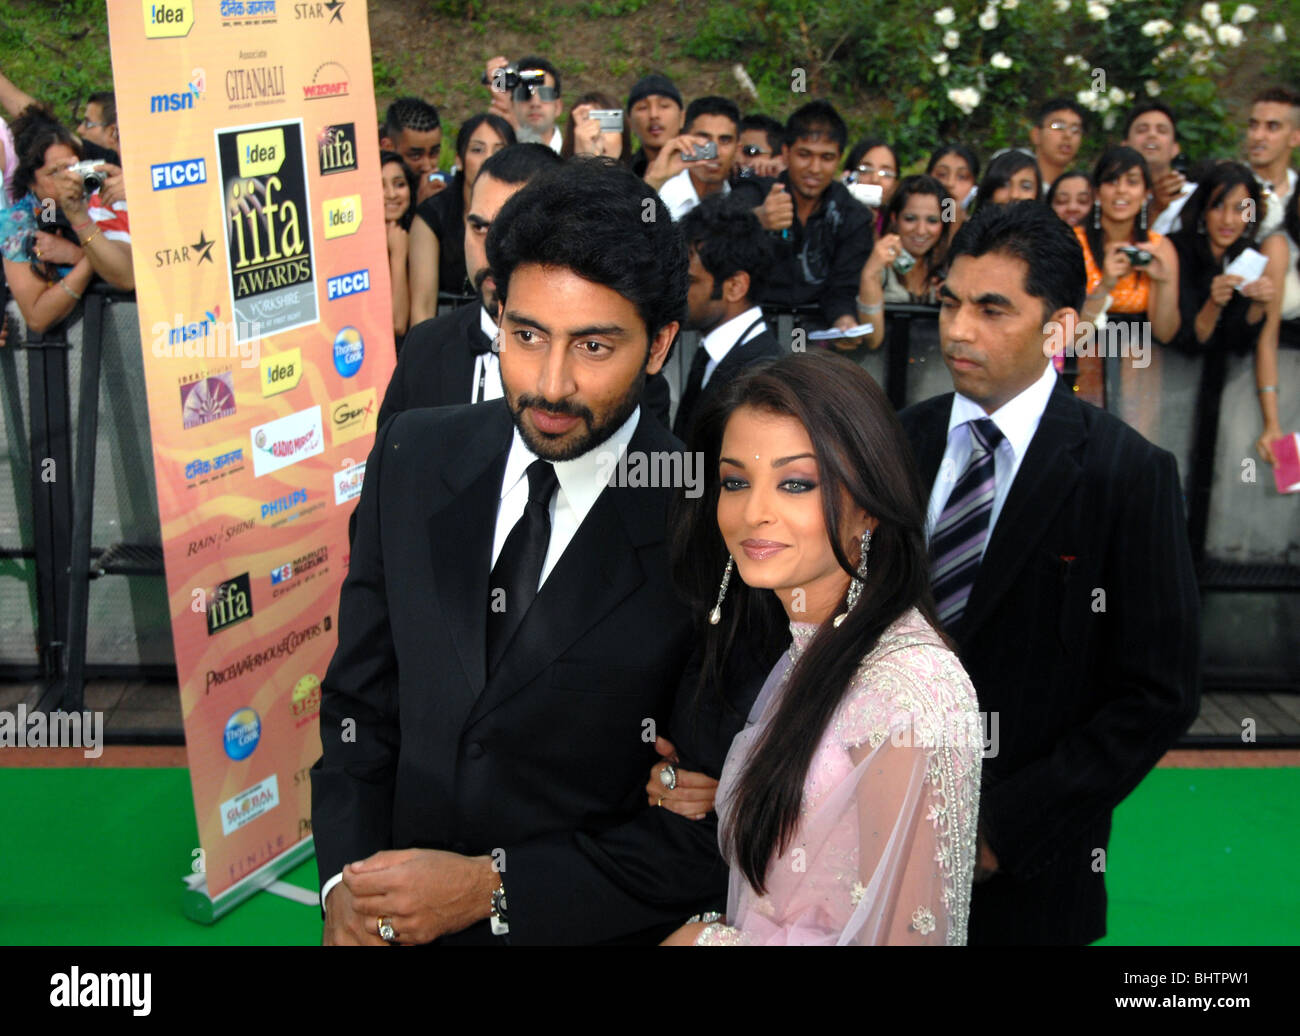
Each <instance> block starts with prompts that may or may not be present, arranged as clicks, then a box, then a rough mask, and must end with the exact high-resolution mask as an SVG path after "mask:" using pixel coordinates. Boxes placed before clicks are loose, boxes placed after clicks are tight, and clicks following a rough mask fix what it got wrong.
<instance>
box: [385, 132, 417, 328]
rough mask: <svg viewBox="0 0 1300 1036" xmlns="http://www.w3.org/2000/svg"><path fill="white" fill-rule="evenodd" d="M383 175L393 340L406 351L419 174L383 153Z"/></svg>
mask: <svg viewBox="0 0 1300 1036" xmlns="http://www.w3.org/2000/svg"><path fill="white" fill-rule="evenodd" d="M379 172H380V175H381V176H382V177H383V181H384V231H385V233H386V235H387V238H388V276H389V278H390V280H391V281H392V285H393V339H394V341H395V342H396V343H397V348H398V349H399V350H400V349H401V348H402V339H403V338H404V337H405V336H406V328H407V321H408V320H409V318H410V314H411V295H410V287H409V282H408V279H407V256H408V253H409V232H410V229H411V220H412V218H413V217H414V215H415V209H414V207H413V206H412V204H411V201H412V199H413V198H414V197H415V174H414V173H413V172H411V168H410V166H408V165H407V164H406V162H405V161H403V159H402V156H401V155H399V154H398V153H397V152H396V151H381V152H379Z"/></svg>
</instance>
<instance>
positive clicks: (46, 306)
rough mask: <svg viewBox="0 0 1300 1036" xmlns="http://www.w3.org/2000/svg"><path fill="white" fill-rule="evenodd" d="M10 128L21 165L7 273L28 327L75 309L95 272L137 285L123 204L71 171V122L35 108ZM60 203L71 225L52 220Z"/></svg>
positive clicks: (4, 224) (10, 212) (3, 226)
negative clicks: (111, 203)
mask: <svg viewBox="0 0 1300 1036" xmlns="http://www.w3.org/2000/svg"><path fill="white" fill-rule="evenodd" d="M10 128H11V130H12V132H13V138H14V148H15V151H16V153H17V158H18V162H17V166H16V168H15V170H14V174H13V177H12V179H11V180H10V181H9V182H8V183H7V184H6V185H5V186H6V188H7V189H8V195H9V196H8V197H7V198H5V199H4V201H5V203H6V204H7V205H8V206H9V207H8V208H6V209H4V210H3V212H2V213H0V251H2V252H3V256H4V275H5V280H6V281H8V283H9V290H10V293H11V294H12V295H13V298H14V301H15V302H17V303H18V309H19V311H20V312H21V313H22V316H23V319H24V320H25V321H26V322H27V326H28V327H29V328H30V329H31V330H33V331H45V330H47V329H48V328H50V327H53V326H54V325H55V324H57V323H59V322H60V321H62V320H64V319H66V318H67V317H68V315H69V314H71V313H72V311H73V310H74V309H75V308H76V306H77V302H78V300H80V298H81V296H82V294H83V293H84V292H85V290H86V287H87V286H88V285H89V284H90V282H91V280H92V278H94V277H95V276H99V277H101V278H103V279H104V280H105V281H107V282H108V283H109V284H111V285H112V286H113V287H115V288H120V289H121V290H123V291H132V290H134V288H135V273H134V270H133V268H132V266H131V238H130V229H129V226H128V222H127V215H126V211H125V204H124V203H123V204H121V205H119V206H116V207H114V208H109V207H108V206H107V205H106V204H105V203H104V202H103V201H102V200H101V198H100V195H99V192H98V191H97V190H92V191H87V190H86V185H85V184H84V183H83V181H82V179H81V177H80V176H78V175H76V174H74V173H71V172H69V171H68V167H69V166H71V165H73V164H74V163H76V162H78V161H80V160H81V150H80V145H79V144H78V142H77V139H76V138H75V137H74V136H73V135H72V134H71V133H70V132H69V131H68V130H67V129H66V128H65V127H63V126H62V125H60V124H59V123H58V122H57V121H56V120H55V119H53V118H52V117H51V116H50V115H49V114H47V113H46V112H45V111H43V110H41V109H39V108H37V107H35V106H34V105H33V106H31V107H29V108H27V109H26V110H24V111H23V112H22V114H21V115H19V116H18V118H16V119H15V120H14V121H13V124H12V126H11V127H10ZM103 171H104V173H105V175H106V176H107V175H114V174H117V173H120V170H119V169H118V168H117V167H116V166H110V165H106V166H105V167H104V169H103ZM56 208H57V210H58V211H59V212H61V213H62V214H63V216H64V217H65V218H66V220H67V223H68V226H67V227H62V228H60V225H59V224H56V223H54V222H52V221H51V220H52V218H53V215H54V210H55V209H56ZM46 227H48V228H49V229H43V228H46Z"/></svg>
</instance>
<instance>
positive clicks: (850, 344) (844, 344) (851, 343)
mask: <svg viewBox="0 0 1300 1036" xmlns="http://www.w3.org/2000/svg"><path fill="white" fill-rule="evenodd" d="M857 326H858V322H857V321H856V320H854V319H853V317H852V316H850V315H849V314H848V313H845V314H844V315H843V316H842V317H836V319H835V323H833V324H832V325H831V327H833V328H835V329H836V330H838V331H847V330H848V329H849V328H851V327H857ZM861 344H862V336H861V335H858V336H857V337H856V338H832V339H831V345H833V346H835V348H836V349H839V350H840V351H841V352H848V351H849V350H851V349H856V348H857V347H858V346H859V345H861Z"/></svg>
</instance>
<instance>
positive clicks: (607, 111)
mask: <svg viewBox="0 0 1300 1036" xmlns="http://www.w3.org/2000/svg"><path fill="white" fill-rule="evenodd" d="M588 117H589V118H592V119H595V120H596V121H597V122H599V123H600V132H601V133H622V132H623V109H622V108H593V109H592V110H591V111H590V112H589V113H588Z"/></svg>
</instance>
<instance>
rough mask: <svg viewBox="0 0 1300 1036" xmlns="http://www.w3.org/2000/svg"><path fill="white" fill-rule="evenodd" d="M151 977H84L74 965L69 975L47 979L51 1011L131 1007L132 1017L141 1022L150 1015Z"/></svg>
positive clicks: (125, 974) (124, 974)
mask: <svg viewBox="0 0 1300 1036" xmlns="http://www.w3.org/2000/svg"><path fill="white" fill-rule="evenodd" d="M152 985H153V974H152V973H151V972H148V971H146V972H145V973H144V974H143V975H140V974H137V973H136V972H134V971H131V972H125V971H123V972H119V973H117V974H103V975H101V974H99V973H98V972H95V971H88V972H86V973H85V974H84V975H83V974H82V973H81V969H80V968H78V967H77V966H76V965H75V964H74V965H72V969H71V971H70V972H68V973H65V972H62V971H56V972H55V973H54V974H53V975H51V976H50V986H51V987H52V988H51V989H50V1006H51V1007H130V1008H132V1011H131V1013H132V1014H133V1015H135V1016H136V1017H137V1018H143V1017H144V1016H145V1015H147V1014H148V1013H149V1011H150V1000H151V999H152V998H151V996H150V990H151V988H152Z"/></svg>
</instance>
